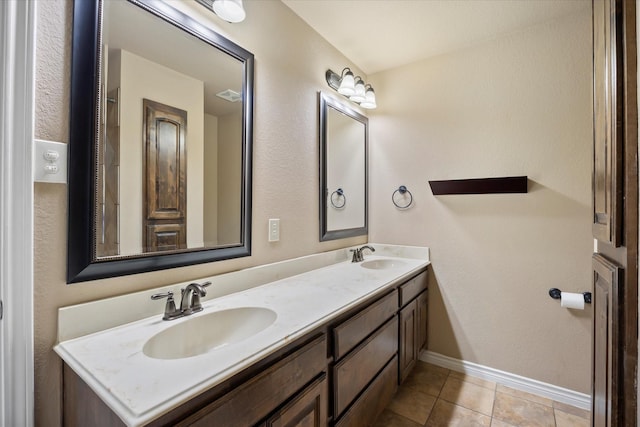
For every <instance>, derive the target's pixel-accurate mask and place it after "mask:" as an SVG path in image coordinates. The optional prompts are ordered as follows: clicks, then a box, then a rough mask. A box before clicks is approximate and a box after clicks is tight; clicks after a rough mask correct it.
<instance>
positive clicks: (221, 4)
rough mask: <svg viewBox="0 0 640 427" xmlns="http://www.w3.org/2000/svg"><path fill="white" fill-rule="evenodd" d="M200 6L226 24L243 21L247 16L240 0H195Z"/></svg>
mask: <svg viewBox="0 0 640 427" xmlns="http://www.w3.org/2000/svg"><path fill="white" fill-rule="evenodd" d="M196 1H197V2H198V3H200V4H201V5H203V6H205V7H206V8H207V9H209V10H213V12H214V13H215V14H216V15H218V16H219V17H220V18H221V19H224V20H225V21H227V22H231V23H237V22H242V21H244V18H245V17H246V16H247V14H246V13H245V11H244V7H243V6H242V0H196Z"/></svg>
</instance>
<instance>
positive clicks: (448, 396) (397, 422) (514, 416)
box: [375, 362, 590, 427]
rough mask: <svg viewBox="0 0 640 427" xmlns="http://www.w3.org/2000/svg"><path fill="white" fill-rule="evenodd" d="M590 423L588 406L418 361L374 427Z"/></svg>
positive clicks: (568, 426) (569, 426) (567, 426)
mask: <svg viewBox="0 0 640 427" xmlns="http://www.w3.org/2000/svg"><path fill="white" fill-rule="evenodd" d="M589 425H590V424H589V411H585V410H583V409H580V408H576V407H573V406H569V405H566V404H564V403H560V402H555V401H553V400H551V399H547V398H545V397H541V396H537V395H534V394H530V393H525V392H522V391H519V390H515V389H512V388H509V387H506V386H503V385H500V384H496V383H494V382H491V381H487V380H483V379H480V378H476V377H472V376H469V375H465V374H461V373H459V372H454V371H450V370H448V369H445V368H441V367H439V366H435V365H431V364H428V363H425V362H418V364H417V365H416V367H415V368H414V369H413V371H412V372H411V374H410V376H409V377H408V378H407V380H406V381H405V382H404V384H403V385H402V386H400V388H399V389H398V393H397V394H396V395H395V397H394V399H393V401H392V402H391V403H390V404H389V406H387V408H386V409H385V411H384V412H383V413H382V414H381V415H380V417H379V418H378V420H377V422H376V424H375V427H420V426H426V427H447V426H451V427H454V426H460V427H474V426H483V427H589Z"/></svg>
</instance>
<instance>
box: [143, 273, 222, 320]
mask: <svg viewBox="0 0 640 427" xmlns="http://www.w3.org/2000/svg"><path fill="white" fill-rule="evenodd" d="M210 284H211V282H205V283H203V284H200V283H189V284H188V285H187V287H186V288H184V289H182V300H181V301H180V308H179V309H178V308H176V303H175V301H174V300H173V292H171V291H169V292H166V293H162V294H153V295H151V299H152V300H158V299H161V298H167V304H166V305H165V307H164V316H163V317H162V320H173V319H177V318H179V317H184V316H189V315H190V314H193V313H197V312H199V311H202V304H201V303H200V297H203V296H206V295H207V291H206V290H205V288H206V287H207V286H209V285H210Z"/></svg>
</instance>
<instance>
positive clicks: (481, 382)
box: [449, 371, 496, 390]
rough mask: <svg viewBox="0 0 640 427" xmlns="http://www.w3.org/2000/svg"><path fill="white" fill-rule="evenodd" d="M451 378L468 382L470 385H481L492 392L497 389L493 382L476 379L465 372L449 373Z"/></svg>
mask: <svg viewBox="0 0 640 427" xmlns="http://www.w3.org/2000/svg"><path fill="white" fill-rule="evenodd" d="M449 377H453V378H457V379H459V380H462V381H466V382H468V383H472V384H475V385H479V386H481V387H484V388H488V389H491V390H495V389H496V383H495V382H493V381H489V380H485V379H482V378H478V377H474V376H473V375H469V374H465V373H463V372H456V371H451V372H450V373H449Z"/></svg>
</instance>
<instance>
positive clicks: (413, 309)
mask: <svg viewBox="0 0 640 427" xmlns="http://www.w3.org/2000/svg"><path fill="white" fill-rule="evenodd" d="M399 317H400V340H399V341H400V348H399V349H398V350H399V359H400V360H399V363H400V365H399V368H398V369H399V372H398V377H399V378H398V379H399V382H400V383H402V382H403V381H404V380H405V378H407V375H409V372H410V371H411V369H412V368H413V366H414V365H415V364H416V360H417V359H418V334H417V330H418V313H417V303H416V300H415V299H414V300H413V301H411V302H410V303H409V304H408V305H407V306H406V307H405V308H403V309H402V310H400V316H399Z"/></svg>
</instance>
